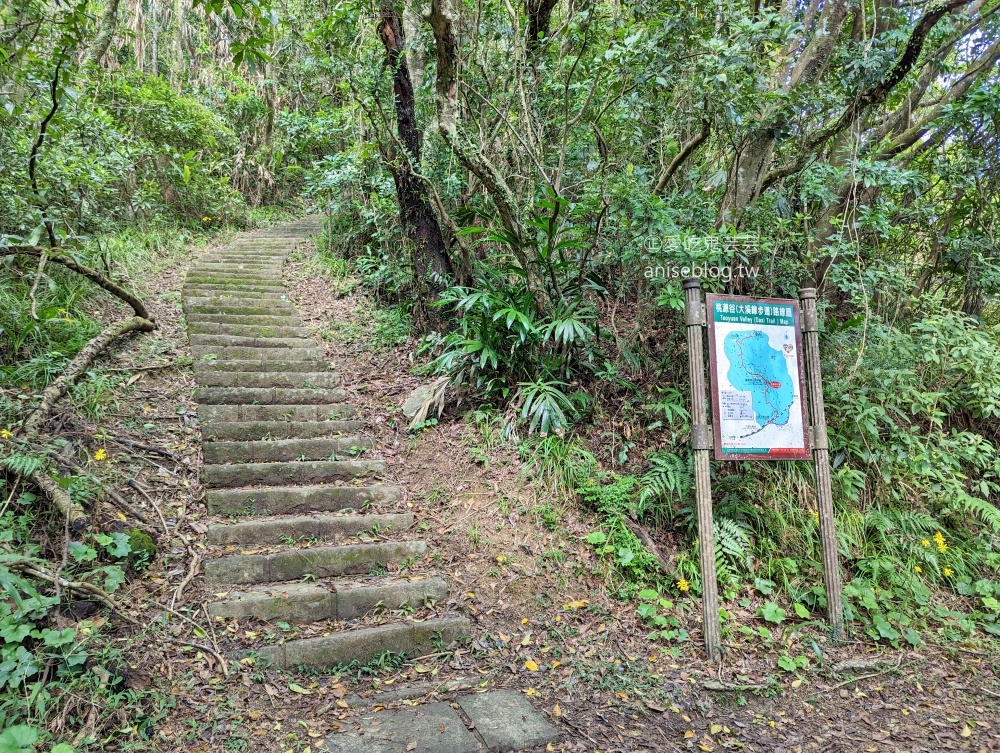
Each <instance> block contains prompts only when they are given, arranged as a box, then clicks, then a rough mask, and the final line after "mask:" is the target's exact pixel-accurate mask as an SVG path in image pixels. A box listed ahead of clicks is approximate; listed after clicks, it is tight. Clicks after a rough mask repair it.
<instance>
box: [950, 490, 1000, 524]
mask: <svg viewBox="0 0 1000 753" xmlns="http://www.w3.org/2000/svg"><path fill="white" fill-rule="evenodd" d="M956 501H957V502H958V503H959V505H961V507H962V509H963V510H964V511H965V512H966V513H968V514H969V515H973V516H975V517H977V518H979V519H980V520H981V521H983V522H984V523H986V525H988V526H989V527H990V528H992V529H993V531H994V532H995V533H1000V510H998V509H997V508H996V507H995V506H994V505H992V504H990V503H989V502H987V501H986V500H985V499H980V498H979V497H973V496H972V495H971V494H965V493H961V494H959V495H958V496H957V498H956Z"/></svg>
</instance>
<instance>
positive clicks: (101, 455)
mask: <svg viewBox="0 0 1000 753" xmlns="http://www.w3.org/2000/svg"><path fill="white" fill-rule="evenodd" d="M107 459H108V451H107V450H105V449H104V448H103V447H101V448H100V449H99V450H98V451H97V452H95V453H94V460H107Z"/></svg>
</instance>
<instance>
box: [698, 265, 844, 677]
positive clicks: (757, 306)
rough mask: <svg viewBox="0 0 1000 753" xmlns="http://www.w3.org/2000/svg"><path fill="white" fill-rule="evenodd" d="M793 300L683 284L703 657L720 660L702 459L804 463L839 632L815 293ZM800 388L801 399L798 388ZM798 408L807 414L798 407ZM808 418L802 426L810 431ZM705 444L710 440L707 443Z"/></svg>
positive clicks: (707, 482)
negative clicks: (808, 463)
mask: <svg viewBox="0 0 1000 753" xmlns="http://www.w3.org/2000/svg"><path fill="white" fill-rule="evenodd" d="M800 300H801V303H802V311H801V317H800V311H799V301H795V300H787V299H781V298H746V297H742V296H729V295H716V294H709V295H708V296H707V299H706V301H705V302H702V295H701V281H700V280H699V279H698V278H688V279H685V280H684V324H685V328H686V330H687V344H688V366H689V369H690V374H691V449H692V452H693V455H694V473H695V500H696V503H697V510H698V545H699V554H700V563H701V582H702V613H703V620H704V627H703V630H704V635H705V651H706V652H707V654H708V656H709V658H710V659H713V660H718V659H719V657H720V655H721V650H722V648H721V642H720V633H719V603H718V601H719V594H718V583H717V581H716V573H715V542H714V523H713V520H712V488H711V479H710V476H709V453H710V452H711V450H712V448H713V447H714V449H715V459H716V460H808V459H809V458H810V456H811V457H812V460H813V462H814V464H815V467H816V504H817V508H818V513H819V521H820V537H821V540H822V547H823V582H824V586H825V588H826V598H827V618H828V620H829V623H830V627H831V628H832V631H833V635H834V638H840V637H841V635H842V633H843V622H844V618H843V605H842V603H841V583H840V565H839V562H838V559H837V546H836V530H835V527H834V520H833V494H832V491H831V486H830V458H829V448H828V445H827V439H826V418H825V416H824V409H823V383H822V378H821V375H820V365H819V337H818V333H819V327H818V319H817V315H816V291H815V290H814V289H812V288H806V289H804V290H802V291H801V294H800ZM706 326H707V328H708V341H709V372H710V375H711V405H712V427H711V428H710V427H709V426H708V411H707V407H706V403H705V361H704V355H703V353H702V348H703V338H702V331H701V329H702V327H706ZM807 382H808V400H807V397H806V383H807ZM807 402H808V407H807ZM810 417H811V419H812V422H811V425H810V420H809V419H810ZM713 440H714V441H713Z"/></svg>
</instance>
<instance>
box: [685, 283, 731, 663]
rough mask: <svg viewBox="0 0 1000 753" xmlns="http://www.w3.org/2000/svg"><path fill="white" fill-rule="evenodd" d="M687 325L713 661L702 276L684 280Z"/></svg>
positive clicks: (705, 616) (715, 588)
mask: <svg viewBox="0 0 1000 753" xmlns="http://www.w3.org/2000/svg"><path fill="white" fill-rule="evenodd" d="M684 325H685V328H686V329H687V346H688V367H689V369H690V372H691V449H692V450H693V451H694V496H695V502H696V504H697V507H698V552H699V554H700V557H701V611H702V632H704V634H705V652H706V653H707V654H708V658H709V659H711V660H712V661H719V659H721V658H722V637H721V634H720V632H719V583H718V579H717V578H716V576H715V523H714V522H713V521H712V479H711V477H710V476H709V473H708V453H709V452H710V451H711V449H712V433H711V431H710V430H709V428H708V411H707V410H706V408H705V356H704V354H703V353H702V336H701V328H702V327H704V326H705V304H703V303H702V302H701V280H699V279H698V278H697V277H692V278H688V279H686V280H684Z"/></svg>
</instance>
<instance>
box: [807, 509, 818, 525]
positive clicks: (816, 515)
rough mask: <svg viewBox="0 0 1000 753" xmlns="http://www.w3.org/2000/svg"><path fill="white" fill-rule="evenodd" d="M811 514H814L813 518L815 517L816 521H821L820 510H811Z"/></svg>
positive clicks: (814, 520)
mask: <svg viewBox="0 0 1000 753" xmlns="http://www.w3.org/2000/svg"><path fill="white" fill-rule="evenodd" d="M809 514H810V515H812V519H813V522H814V523H817V522H819V511H817V510H810V511H809Z"/></svg>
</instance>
